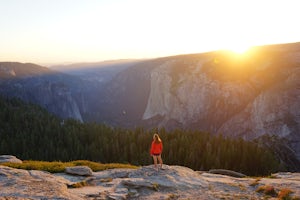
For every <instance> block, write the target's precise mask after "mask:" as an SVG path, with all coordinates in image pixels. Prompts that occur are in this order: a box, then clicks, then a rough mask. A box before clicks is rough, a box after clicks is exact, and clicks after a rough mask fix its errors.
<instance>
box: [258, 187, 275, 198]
mask: <svg viewBox="0 0 300 200" xmlns="http://www.w3.org/2000/svg"><path fill="white" fill-rule="evenodd" d="M256 192H260V193H264V194H265V195H269V196H273V197H275V196H277V192H276V191H275V188H274V187H273V186H271V185H262V186H260V187H259V188H257V190H256Z"/></svg>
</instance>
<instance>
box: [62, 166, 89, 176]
mask: <svg viewBox="0 0 300 200" xmlns="http://www.w3.org/2000/svg"><path fill="white" fill-rule="evenodd" d="M65 173H67V174H72V175H79V176H91V175H92V174H93V171H92V170H91V168H89V167H88V166H75V167H66V169H65Z"/></svg>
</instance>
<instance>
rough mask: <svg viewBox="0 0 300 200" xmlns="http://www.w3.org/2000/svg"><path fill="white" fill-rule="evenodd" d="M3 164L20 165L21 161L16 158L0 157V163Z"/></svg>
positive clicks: (9, 156)
mask: <svg viewBox="0 0 300 200" xmlns="http://www.w3.org/2000/svg"><path fill="white" fill-rule="evenodd" d="M4 162H10V163H22V160H20V159H18V158H17V157H16V156H11V155H0V163H4Z"/></svg>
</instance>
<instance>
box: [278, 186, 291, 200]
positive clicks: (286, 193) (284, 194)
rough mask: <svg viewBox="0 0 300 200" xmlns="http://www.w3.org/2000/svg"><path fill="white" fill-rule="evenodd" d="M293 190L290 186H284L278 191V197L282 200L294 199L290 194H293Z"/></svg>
mask: <svg viewBox="0 0 300 200" xmlns="http://www.w3.org/2000/svg"><path fill="white" fill-rule="evenodd" d="M292 193H293V191H292V190H290V189H288V188H282V189H281V190H280V191H279V193H278V199H280V200H292V197H291V196H290V194H292Z"/></svg>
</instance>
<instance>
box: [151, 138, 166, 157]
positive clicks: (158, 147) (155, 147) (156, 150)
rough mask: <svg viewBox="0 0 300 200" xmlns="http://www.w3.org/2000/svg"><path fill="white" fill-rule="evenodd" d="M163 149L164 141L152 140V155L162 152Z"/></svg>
mask: <svg viewBox="0 0 300 200" xmlns="http://www.w3.org/2000/svg"><path fill="white" fill-rule="evenodd" d="M162 150H163V145H162V142H160V143H156V142H154V141H152V144H151V150H150V154H151V155H153V154H161V153H162Z"/></svg>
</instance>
